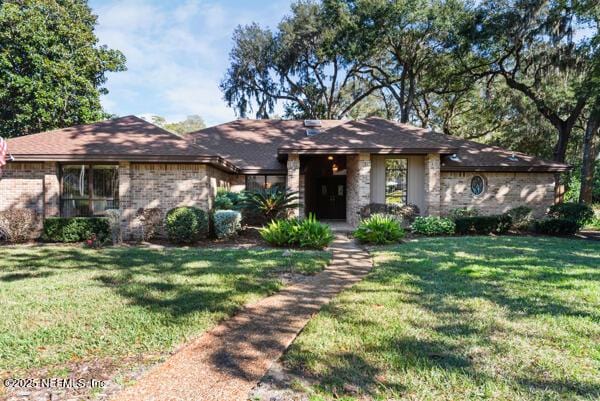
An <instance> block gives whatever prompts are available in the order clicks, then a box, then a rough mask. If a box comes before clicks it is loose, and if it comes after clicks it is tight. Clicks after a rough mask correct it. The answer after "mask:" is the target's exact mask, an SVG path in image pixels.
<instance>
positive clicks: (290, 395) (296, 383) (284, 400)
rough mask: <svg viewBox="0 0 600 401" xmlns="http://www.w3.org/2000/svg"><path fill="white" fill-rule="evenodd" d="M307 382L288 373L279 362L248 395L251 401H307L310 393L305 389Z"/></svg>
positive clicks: (308, 383) (274, 364)
mask: <svg viewBox="0 0 600 401" xmlns="http://www.w3.org/2000/svg"><path fill="white" fill-rule="evenodd" d="M310 384H311V383H310V382H309V380H307V379H306V378H304V377H302V376H299V375H296V374H294V373H292V372H290V371H288V370H287V369H286V368H285V367H284V366H283V365H282V364H281V362H280V361H277V362H275V363H273V365H271V368H270V369H269V371H268V372H267V374H265V376H264V377H263V378H262V379H261V380H260V382H259V383H258V384H257V385H256V387H255V388H254V389H252V391H251V392H250V394H248V399H249V400H251V401H309V397H310V393H309V392H307V391H306V389H308V388H309V386H310ZM303 389H305V390H304V391H303Z"/></svg>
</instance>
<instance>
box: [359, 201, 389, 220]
mask: <svg viewBox="0 0 600 401" xmlns="http://www.w3.org/2000/svg"><path fill="white" fill-rule="evenodd" d="M358 213H359V215H360V217H361V219H366V218H368V217H371V216H372V215H374V214H388V205H386V204H385V203H369V204H368V205H366V206H363V207H361V208H360V210H359V212H358Z"/></svg>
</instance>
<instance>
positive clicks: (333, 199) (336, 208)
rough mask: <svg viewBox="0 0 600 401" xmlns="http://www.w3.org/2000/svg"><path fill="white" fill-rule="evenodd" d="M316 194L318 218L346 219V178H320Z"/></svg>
mask: <svg viewBox="0 0 600 401" xmlns="http://www.w3.org/2000/svg"><path fill="white" fill-rule="evenodd" d="M316 192H317V196H316V199H317V204H316V205H315V206H316V207H315V209H316V214H317V218H319V219H334V220H345V219H346V176H333V177H321V178H319V179H318V180H317V188H316Z"/></svg>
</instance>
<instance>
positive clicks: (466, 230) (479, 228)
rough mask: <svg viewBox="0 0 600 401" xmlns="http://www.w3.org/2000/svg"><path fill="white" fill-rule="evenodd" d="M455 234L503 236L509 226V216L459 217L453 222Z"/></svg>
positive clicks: (510, 220)
mask: <svg viewBox="0 0 600 401" xmlns="http://www.w3.org/2000/svg"><path fill="white" fill-rule="evenodd" d="M454 222H455V223H456V233H457V234H503V233H506V232H507V231H508V230H509V229H510V227H511V225H512V219H511V217H510V216H509V215H506V214H502V215H492V216H473V217H461V218H457V219H456V220H454Z"/></svg>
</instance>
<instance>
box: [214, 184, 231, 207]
mask: <svg viewBox="0 0 600 401" xmlns="http://www.w3.org/2000/svg"><path fill="white" fill-rule="evenodd" d="M228 192H229V191H227V190H226V189H224V188H219V189H218V190H217V195H216V196H215V204H214V205H213V209H214V210H231V209H233V201H232V200H231V198H230V197H229V196H228Z"/></svg>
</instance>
